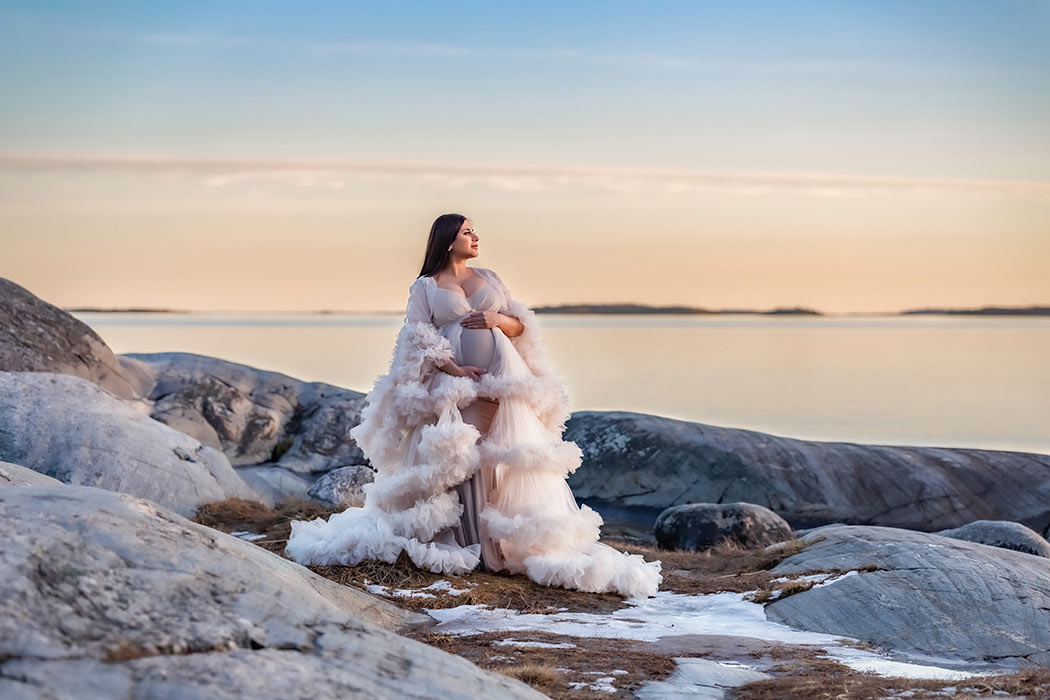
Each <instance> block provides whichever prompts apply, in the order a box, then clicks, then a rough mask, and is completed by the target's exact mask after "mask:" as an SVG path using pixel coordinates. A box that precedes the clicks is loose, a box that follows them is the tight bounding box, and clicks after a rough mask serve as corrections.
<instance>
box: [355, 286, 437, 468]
mask: <svg viewBox="0 0 1050 700" xmlns="http://www.w3.org/2000/svg"><path fill="white" fill-rule="evenodd" d="M426 284H427V280H426V279H425V278H423V277H419V278H417V279H416V281H415V282H413V283H412V284H411V286H409V288H408V292H409V295H408V304H407V306H406V307H405V320H404V323H403V324H402V326H401V330H400V331H399V332H398V334H397V340H396V341H395V344H394V351H393V355H392V357H391V359H390V369H389V371H388V372H387V373H386V374H384V375H382V376H380V377H379V378H378V379H376V382H375V386H374V387H373V388H372V391H370V392H369V393H368V396H366V397H365V406H364V408H363V409H362V410H361V422H360V423H358V424H357V425H356V426H354V427H353V428H351V430H350V437H352V438H353V439H354V441H355V442H356V443H357V445H358V447H360V448H361V451H362V452H364V455H365V457H367V458H368V461H369V462H371V463H372V466H374V467H376V468H377V469H383V468H384V466H385V465H390V464H394V463H396V462H397V459H398V456H399V452H398V448H399V446H400V442H401V439H402V438H403V437H404V435H405V433H406V432H407V431H408V430H409V429H410V428H412V427H413V426H415V425H418V424H419V423H421V422H424V421H426V420H427V419H429V418H431V417H433V416H434V415H435V414H436V413H437V412H438V401H439V400H440V399H441V398H442V397H439V396H433V395H431V393H430V392H428V390H427V383H428V381H429V380H430V378H431V377H432V376H433V374H434V373H435V372H440V371H441V370H440V369H439V368H440V367H442V366H443V365H446V364H448V363H449V362H452V361H454V360H455V357H456V353H455V350H454V349H453V348H452V343H451V342H449V340H448V338H446V337H445V336H443V335H441V333H439V332H438V329H437V326H435V325H434V322H433V319H432V318H431V315H430V304H429V301H428V299H427V288H426Z"/></svg>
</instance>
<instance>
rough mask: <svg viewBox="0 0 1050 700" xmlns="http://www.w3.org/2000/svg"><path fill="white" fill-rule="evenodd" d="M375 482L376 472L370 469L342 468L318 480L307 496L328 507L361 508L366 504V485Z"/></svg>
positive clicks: (364, 467)
mask: <svg viewBox="0 0 1050 700" xmlns="http://www.w3.org/2000/svg"><path fill="white" fill-rule="evenodd" d="M373 481H375V472H374V471H373V470H372V469H371V468H369V467H366V466H364V465H360V464H357V465H354V466H352V467H340V468H339V469H333V470H332V471H330V472H328V473H327V474H325V475H324V476H322V477H321V478H320V479H318V480H317V481H316V482H315V483H314V485H313V486H311V487H310V489H309V491H307V495H308V496H309V497H310V498H311V499H313V500H315V501H317V502H318V503H321V504H322V505H326V506H331V507H336V506H360V505H362V504H363V503H364V502H365V492H364V485H365V484H370V483H372V482H373Z"/></svg>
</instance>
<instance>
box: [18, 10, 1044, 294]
mask: <svg viewBox="0 0 1050 700" xmlns="http://www.w3.org/2000/svg"><path fill="white" fill-rule="evenodd" d="M0 56H2V62H0V90H2V94H3V103H2V105H3V106H2V108H0V276H2V277H6V278H9V279H12V280H13V281H15V282H17V283H18V284H21V285H22V286H24V287H26V288H28V289H29V290H30V291H32V292H34V293H35V294H37V295H38V296H41V297H43V298H44V299H46V300H47V301H50V302H51V303H53V304H57V305H59V306H64V307H83V306H107V307H112V306H115V307H129V306H151V307H153V306H156V307H174V308H183V309H199V310H307V309H336V310H362V311H363V310H398V309H403V308H404V304H405V300H406V297H407V291H408V286H409V284H410V283H411V282H412V280H413V279H414V278H415V276H416V275H417V274H418V270H419V265H420V263H421V261H422V256H423V249H424V245H425V242H426V237H427V233H428V231H429V228H430V224H431V222H432V221H433V219H434V218H435V217H436V216H438V215H439V214H442V213H446V212H460V213H463V214H466V215H467V216H469V217H470V218H471V219H472V221H473V223H474V225H475V228H476V230H477V232H478V234H479V236H480V239H481V255H480V256H479V258H477V259H476V260H475V261H474V262H472V263H471V264H475V265H478V266H482V267H491V268H492V269H494V270H496V271H497V272H499V273H500V275H501V276H502V277H503V279H504V281H505V282H506V283H507V284H508V285H509V286H510V288H511V291H512V293H513V294H514V295H515V296H516V297H518V298H520V299H522V300H523V301H525V302H526V303H528V304H529V305H541V304H557V303H585V302H594V303H615V302H639V303H651V304H688V305H695V306H703V307H709V308H726V307H733V308H741V307H747V308H772V307H776V306H807V307H812V308H816V309H819V310H823V311H828V312H846V311H893V310H898V309H903V308H914V307H920V306H952V307H963V306H967V307H968V306H982V305H991V304H995V305H1028V304H1050V2H1045V1H1041V0H1032V1H1030V2H1021V1H1017V0H1002V1H1000V2H970V1H968V0H945V1H943V2H931V1H922V0H912V1H908V2H905V1H893V0H879V1H873V2H840V1H828V2H804V1H795V2H750V3H700V2H693V1H690V2H654V3H641V2H593V3H561V2H557V3H555V2H532V3H483V2H442V3H430V2H418V3H407V2H386V3H371V2H369V3H351V2H310V3H303V2H287V3H276V2H257V1H252V2H191V1H180V2H176V3H140V2H123V3H117V2H109V3H106V2H77V3H72V2H15V3H12V2H0Z"/></svg>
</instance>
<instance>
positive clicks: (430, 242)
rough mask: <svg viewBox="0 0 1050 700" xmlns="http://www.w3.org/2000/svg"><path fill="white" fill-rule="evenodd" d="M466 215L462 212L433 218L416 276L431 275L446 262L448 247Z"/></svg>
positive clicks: (454, 238)
mask: <svg viewBox="0 0 1050 700" xmlns="http://www.w3.org/2000/svg"><path fill="white" fill-rule="evenodd" d="M466 220H467V217H465V216H463V215H462V214H442V215H441V216H439V217H438V218H436V219H434V223H433V225H432V226H431V227H430V238H428V239H427V252H426V254H425V255H424V256H423V267H422V269H421V270H420V271H419V275H418V277H422V276H423V275H432V274H434V273H435V272H437V271H438V270H440V269H442V268H443V267H445V264H446V263H448V256H449V249H448V247H449V246H450V245H452V241H454V240H456V235H457V234H458V233H459V229H460V228H461V227H462V226H463V222H464V221H466Z"/></svg>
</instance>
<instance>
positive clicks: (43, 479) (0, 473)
mask: <svg viewBox="0 0 1050 700" xmlns="http://www.w3.org/2000/svg"><path fill="white" fill-rule="evenodd" d="M61 484H62V482H61V481H59V480H58V479H52V478H51V477H50V476H45V475H44V474H41V473H40V472H35V471H33V470H32V469H29V468H27V467H23V466H22V465H21V464H11V463H10V462H0V486H60V485H61Z"/></svg>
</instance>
